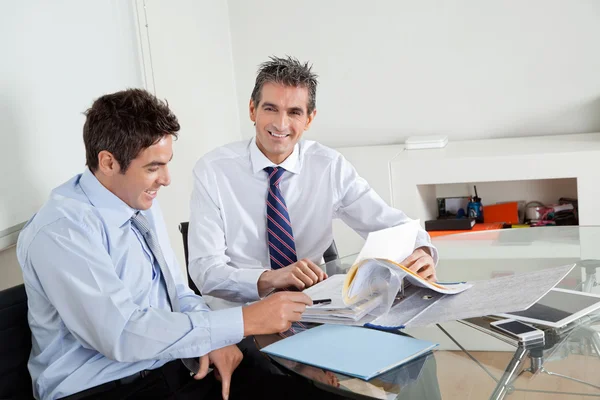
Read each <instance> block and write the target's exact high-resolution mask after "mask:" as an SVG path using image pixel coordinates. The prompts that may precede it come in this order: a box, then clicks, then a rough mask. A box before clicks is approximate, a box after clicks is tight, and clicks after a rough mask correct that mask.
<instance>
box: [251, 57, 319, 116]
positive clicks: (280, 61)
mask: <svg viewBox="0 0 600 400" xmlns="http://www.w3.org/2000/svg"><path fill="white" fill-rule="evenodd" d="M269 58H270V60H269V61H266V62H264V63H262V64H260V66H259V68H258V74H257V76H256V82H255V83H254V89H253V90H252V97H251V98H252V101H253V102H254V106H255V107H258V104H259V103H260V96H261V91H262V87H263V85H264V84H265V83H267V82H271V83H277V84H280V85H284V86H294V87H305V88H307V89H308V104H307V107H306V108H307V112H308V113H309V114H310V113H312V112H313V111H314V109H315V108H316V107H317V83H318V82H317V74H315V73H313V72H312V71H311V70H312V65H310V64H309V63H307V62H306V63H301V62H300V61H298V60H297V59H296V58H294V57H290V56H287V57H286V58H279V57H275V56H271V57H269Z"/></svg>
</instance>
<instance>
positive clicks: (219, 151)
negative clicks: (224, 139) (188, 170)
mask: <svg viewBox="0 0 600 400" xmlns="http://www.w3.org/2000/svg"><path fill="white" fill-rule="evenodd" d="M249 144H250V141H249V140H240V141H238V142H233V143H229V144H226V145H224V146H220V147H217V148H216V149H213V150H211V151H209V152H208V153H206V154H204V155H203V156H202V157H200V159H199V160H198V161H197V162H196V165H195V166H194V173H195V174H196V175H197V176H202V175H204V174H205V173H207V172H208V171H213V170H214V169H216V168H218V167H219V166H222V165H225V166H230V165H232V162H234V163H244V164H247V163H249V155H248V146H249Z"/></svg>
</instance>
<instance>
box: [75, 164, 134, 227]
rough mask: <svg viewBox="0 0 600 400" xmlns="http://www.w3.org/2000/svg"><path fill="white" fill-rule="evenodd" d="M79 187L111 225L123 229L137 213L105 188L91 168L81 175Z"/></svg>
mask: <svg viewBox="0 0 600 400" xmlns="http://www.w3.org/2000/svg"><path fill="white" fill-rule="evenodd" d="M79 185H80V186H81V189H82V190H83V192H84V193H85V195H86V196H87V198H88V199H89V200H90V203H92V205H93V206H94V207H95V208H96V209H97V210H98V212H99V213H100V214H101V215H102V217H103V218H104V219H105V220H107V222H110V223H111V224H114V225H116V226H118V227H121V226H123V224H125V223H126V222H127V221H128V220H129V219H131V217H132V216H133V214H135V212H136V211H137V210H134V209H133V208H131V207H129V206H128V205H127V204H126V203H125V202H124V201H123V200H121V199H120V198H118V197H117V196H115V194H114V193H112V192H111V191H110V190H108V189H107V188H106V187H104V185H102V184H101V183H100V181H99V180H98V178H96V176H95V175H94V174H93V173H92V172H91V171H90V170H89V168H86V169H85V171H83V174H81V178H80V179H79Z"/></svg>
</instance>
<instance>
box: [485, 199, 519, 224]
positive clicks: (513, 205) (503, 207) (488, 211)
mask: <svg viewBox="0 0 600 400" xmlns="http://www.w3.org/2000/svg"><path fill="white" fill-rule="evenodd" d="M483 222H486V223H487V222H504V223H506V224H510V225H512V224H518V223H519V203H517V202H516V201H511V202H510V203H502V204H490V205H489V206H483Z"/></svg>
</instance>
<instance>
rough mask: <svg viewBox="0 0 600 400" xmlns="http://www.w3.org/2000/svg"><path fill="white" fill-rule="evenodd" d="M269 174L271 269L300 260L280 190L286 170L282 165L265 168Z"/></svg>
mask: <svg viewBox="0 0 600 400" xmlns="http://www.w3.org/2000/svg"><path fill="white" fill-rule="evenodd" d="M265 171H266V172H267V174H269V192H268V193H267V235H268V237H269V256H270V259H271V269H278V268H283V267H287V266H288V265H290V264H293V263H295V262H296V261H298V257H297V256H296V245H295V244H294V233H293V232H292V224H291V221H290V215H289V214H288V210H287V206H286V205H285V200H284V199H283V195H282V194H281V190H279V183H280V182H281V178H282V176H283V174H284V172H285V169H283V168H280V167H267V168H265Z"/></svg>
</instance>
